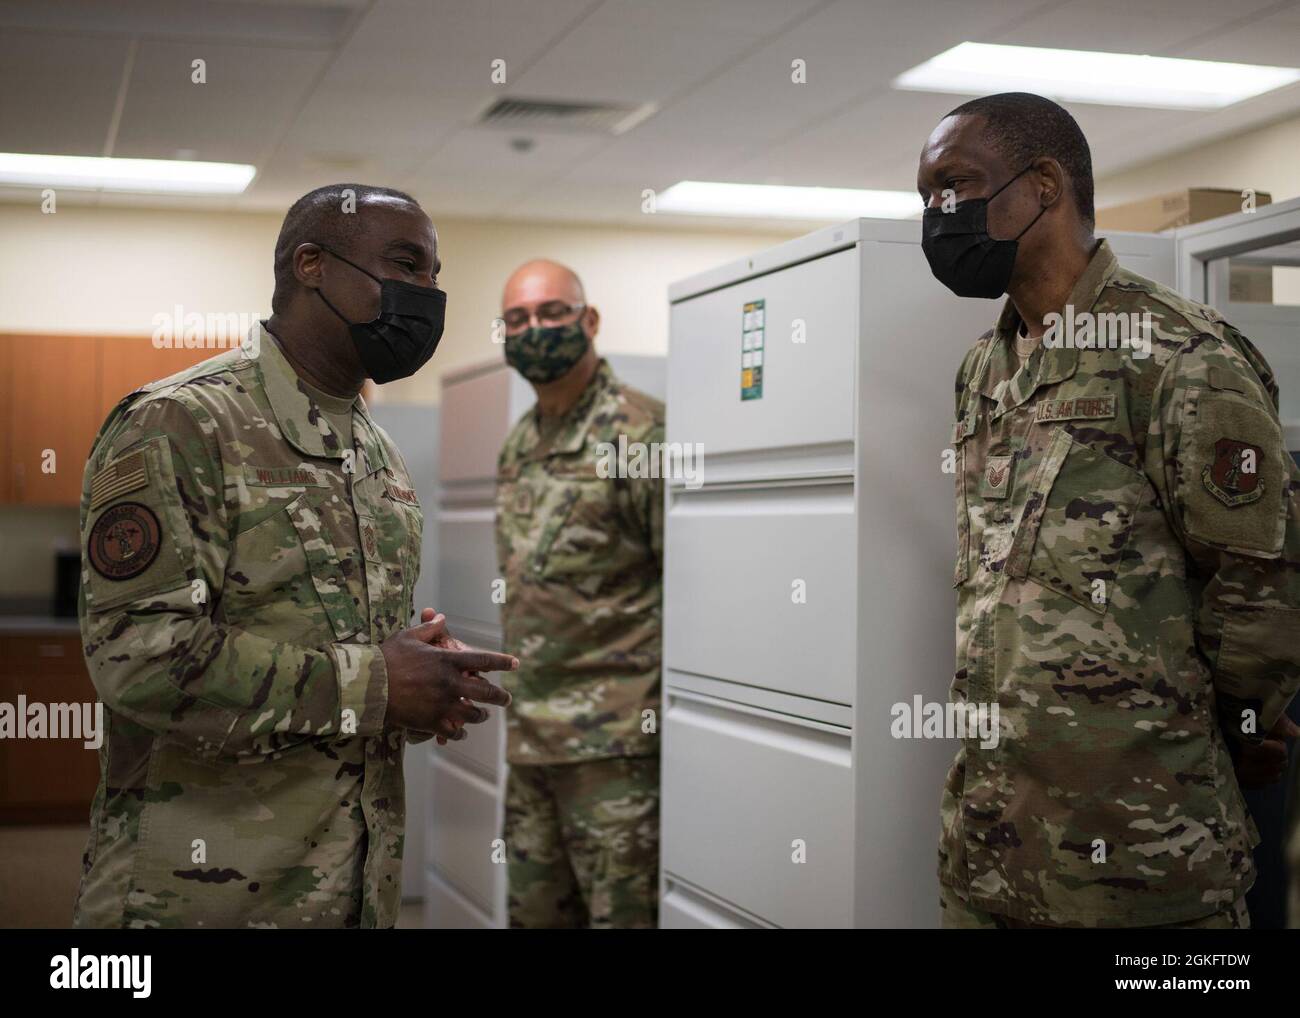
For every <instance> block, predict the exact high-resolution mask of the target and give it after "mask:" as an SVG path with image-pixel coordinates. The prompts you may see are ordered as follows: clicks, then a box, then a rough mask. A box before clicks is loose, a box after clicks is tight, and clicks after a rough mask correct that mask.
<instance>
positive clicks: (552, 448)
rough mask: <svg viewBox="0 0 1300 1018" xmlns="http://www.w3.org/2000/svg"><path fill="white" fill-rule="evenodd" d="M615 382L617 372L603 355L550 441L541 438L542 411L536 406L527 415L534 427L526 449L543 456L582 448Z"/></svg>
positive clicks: (530, 452)
mask: <svg viewBox="0 0 1300 1018" xmlns="http://www.w3.org/2000/svg"><path fill="white" fill-rule="evenodd" d="M613 384H614V372H613V370H612V369H611V368H610V366H609V362H608V361H606V360H605V358H604V357H602V358H601V359H600V361H599V363H598V364H597V365H596V371H595V373H594V374H593V375H592V376H591V381H590V382H588V383H587V387H586V388H585V389H583V390H582V395H581V396H579V397H578V402H576V403H575V404H573V406H572V407H570V408H569V410H568V412H566V413H565V415H564V416H563V417H562V418H561V419H560V420H559V422H558V423H557V425H556V427H557V429H558V430H557V431H556V432H555V433H554V437H553V438H552V439H551V440H550V441H549V442H547V441H544V440H543V438H542V433H541V427H540V424H541V414H540V412H539V410H538V408H537V407H534V408H533V412H532V413H531V414H529V416H528V419H529V421H530V422H531V428H530V433H529V436H528V441H527V443H526V448H525V451H526V452H527V453H528V454H530V455H532V454H538V455H541V456H554V455H557V454H560V453H575V452H579V451H581V449H582V447H583V445H584V443H585V442H586V441H587V433H588V432H589V431H590V430H591V426H592V423H593V421H594V420H595V416H596V413H597V411H598V410H599V408H600V396H601V394H602V393H603V392H605V391H606V390H607V389H608V388H609V387H610V386H611V385H613Z"/></svg>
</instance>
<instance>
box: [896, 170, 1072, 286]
mask: <svg viewBox="0 0 1300 1018" xmlns="http://www.w3.org/2000/svg"><path fill="white" fill-rule="evenodd" d="M1031 165H1032V164H1031ZM1029 168H1030V167H1029V166H1026V167H1025V169H1024V170H1021V171H1020V173H1017V174H1016V175H1015V176H1014V177H1012V178H1011V180H1008V181H1007V182H1006V183H1005V184H1003V185H1002V186H1001V187H999V188H998V189H997V190H996V191H994V192H993V193H992V194H991V195H989V196H988V197H987V198H968V199H966V200H965V201H959V202H958V203H957V207H956V208H954V209H953V210H952V211H951V212H944V211H943V209H941V208H929V209H926V210H925V212H923V213H922V215H921V250H922V251H924V252H925V260H926V261H928V262H929V263H930V271H931V272H933V273H934V278H935V279H937V280H939V282H941V283H942V284H943V285H944V286H946V287H947V288H948V289H949V290H951V291H952V292H953V293H955V294H956V295H957V296H958V297H1001V296H1002V295H1003V294H1004V293H1006V292H1007V284H1009V283H1010V282H1011V273H1012V271H1013V270H1014V269H1015V267H1016V250H1017V249H1018V248H1019V247H1020V238H1021V237H1023V236H1024V235H1025V234H1026V233H1028V232H1029V227H1030V226H1033V225H1034V223H1036V222H1038V220H1039V219H1040V218H1041V217H1042V215H1043V213H1044V212H1046V211H1047V208H1048V206H1046V205H1044V206H1043V207H1042V208H1041V209H1039V211H1038V215H1036V216H1034V218H1033V222H1031V223H1030V224H1029V226H1026V227H1025V228H1024V229H1023V230H1021V231H1020V232H1019V233H1018V234H1016V236H1015V239H1014V240H994V239H993V238H992V237H990V236H989V233H988V207H989V202H991V201H992V200H993V199H994V198H996V197H997V196H998V195H1000V194H1001V193H1002V192H1003V191H1005V190H1006V189H1007V188H1008V187H1009V186H1010V185H1011V184H1012V182H1013V181H1015V180H1017V179H1018V178H1019V177H1020V176H1021V174H1023V173H1024V172H1025V170H1028V169H1029Z"/></svg>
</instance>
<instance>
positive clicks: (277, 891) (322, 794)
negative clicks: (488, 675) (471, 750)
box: [76, 184, 517, 929]
mask: <svg viewBox="0 0 1300 1018" xmlns="http://www.w3.org/2000/svg"><path fill="white" fill-rule="evenodd" d="M437 269H438V256H437V245H436V237H435V235H434V232H433V225H432V224H431V223H430V222H429V219H428V217H427V216H426V215H425V214H424V212H423V211H422V210H421V209H420V207H419V206H418V205H417V204H416V203H415V201H414V200H413V199H412V198H410V197H409V196H407V195H404V194H402V193H401V192H397V191H389V190H387V189H383V188H371V187H364V186H362V185H359V184H347V185H335V186H332V187H327V188H321V189H319V190H317V191H313V192H311V193H310V194H308V195H306V196H305V197H303V198H302V199H300V200H299V201H298V202H296V203H295V204H294V206H293V207H292V208H291V209H290V210H289V213H288V215H287V216H286V217H285V221H284V225H283V227H282V229H281V232H280V239H279V242H278V244H277V247H276V258H275V271H276V286H275V295H274V298H273V301H272V307H273V308H274V312H275V313H274V314H273V315H272V316H271V318H270V319H269V320H268V321H267V322H266V323H264V324H259V325H258V326H257V327H255V328H254V330H253V332H252V333H251V334H250V335H249V336H248V337H247V340H246V342H245V345H244V347H243V348H242V349H237V350H232V351H230V352H228V353H224V354H221V355H219V356H217V357H214V358H212V359H211V360H208V361H205V362H204V363H202V364H199V365H197V366H196V367H194V368H191V369H189V370H187V371H185V372H182V373H181V374H179V375H174V376H172V377H171V378H167V379H164V380H163V381H161V382H155V383H153V384H152V385H148V386H145V387H144V388H143V389H141V390H139V391H138V392H135V393H132V394H131V395H130V396H128V397H126V399H124V400H123V401H122V402H121V403H120V404H118V406H117V407H116V408H115V409H114V411H113V412H112V414H111V415H110V416H109V419H108V421H107V422H106V423H105V425H104V427H103V429H102V431H101V432H100V435H99V437H98V439H97V440H96V443H95V447H94V450H93V451H92V453H91V458H90V462H89V463H88V465H87V468H86V475H85V485H84V489H83V497H82V506H81V525H82V535H83V543H84V549H85V567H84V570H83V574H84V576H85V582H84V584H83V588H82V603H81V620H82V635H83V642H84V646H85V653H86V661H87V665H88V667H89V669H90V674H91V676H92V678H93V679H94V682H95V686H96V688H97V690H98V692H99V694H100V697H101V699H102V700H103V701H104V703H105V705H106V706H107V708H108V711H107V714H108V724H107V726H106V727H107V728H108V732H107V735H106V738H105V741H104V745H103V748H102V749H101V751H100V752H101V779H100V785H99V789H98V791H97V793H96V796H95V800H94V804H93V806H92V819H91V837H90V843H89V846H88V848H87V851H86V860H85V872H84V876H83V880H82V885H81V890H80V893H79V895H78V900H77V906H76V922H77V924H78V925H79V926H167V927H174V926H204V927H208V928H212V927H226V926H239V927H246V926H282V927H295V928H300V929H321V928H334V927H387V926H392V925H393V924H394V921H395V919H396V915H397V907H398V902H399V899H400V876H401V861H402V837H403V826H404V819H405V808H404V788H403V778H402V751H403V746H404V744H405V742H406V741H407V739H408V738H412V739H420V738H428V737H429V734H435V735H437V736H438V737H439V738H440V739H460V738H463V737H464V736H465V729H464V727H463V726H464V725H466V724H472V723H477V722H481V721H483V720H485V719H486V717H487V712H486V711H485V710H483V709H482V708H480V707H478V706H476V705H475V703H473V702H472V701H479V702H481V703H492V704H497V705H501V706H504V705H506V704H508V703H509V696H508V694H506V693H505V691H504V690H502V689H500V688H498V687H496V686H493V685H491V684H490V683H488V682H487V681H486V680H485V679H483V678H482V677H481V676H480V675H479V674H478V673H479V672H483V671H495V670H509V669H511V668H513V667H514V666H515V665H516V664H517V661H516V660H515V659H514V658H512V657H509V656H507V655H503V654H489V653H482V652H478V651H473V650H470V649H469V648H461V647H460V646H459V645H457V644H455V643H454V642H453V641H452V638H451V637H450V636H449V635H448V634H447V633H446V629H445V624H444V621H443V619H442V617H441V616H435V615H434V613H433V611H432V609H425V611H424V618H423V621H422V622H421V624H418V625H415V626H413V627H412V626H410V623H411V615H412V609H413V605H412V597H413V592H414V589H415V582H416V578H417V572H418V567H419V560H420V539H421V530H422V527H423V514H422V511H421V508H420V505H419V502H418V499H417V498H416V496H415V492H414V491H413V487H414V486H413V485H412V483H411V480H410V476H409V474H408V472H407V468H406V464H405V462H404V461H403V459H402V456H401V454H400V453H399V452H398V450H397V447H396V446H395V445H393V443H392V441H391V440H390V439H389V438H388V436H387V435H386V434H385V433H384V432H383V431H382V430H381V429H380V428H379V427H378V425H376V424H375V423H374V421H373V420H372V419H371V418H370V415H369V413H368V412H367V410H366V407H365V404H364V403H363V402H361V400H360V399H359V397H358V392H359V390H360V389H361V386H362V383H363V382H365V380H366V379H367V378H371V379H374V380H376V381H387V380H389V379H392V378H397V377H401V376H402V375H407V374H410V373H411V372H413V371H415V370H416V369H417V368H419V367H420V365H421V364H423V363H424V362H425V360H427V358H428V357H429V356H430V355H431V354H432V352H433V348H434V346H435V345H436V344H437V341H438V338H439V336H440V335H441V332H442V308H443V303H444V300H445V298H444V297H443V295H442V294H441V292H440V291H438V290H437V289H436V288H435V287H434V286H433V282H434V277H435V275H436V273H437ZM408 627H409V628H408ZM426 733H428V734H426Z"/></svg>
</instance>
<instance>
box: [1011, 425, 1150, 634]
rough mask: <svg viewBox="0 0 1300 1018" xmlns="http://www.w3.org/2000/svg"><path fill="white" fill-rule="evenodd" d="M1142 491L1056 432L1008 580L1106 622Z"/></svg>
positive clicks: (1120, 470) (1138, 482) (1106, 460)
mask: <svg viewBox="0 0 1300 1018" xmlns="http://www.w3.org/2000/svg"><path fill="white" fill-rule="evenodd" d="M1146 487H1147V479H1146V477H1145V476H1144V475H1143V474H1141V473H1139V472H1138V471H1136V470H1134V469H1132V468H1131V467H1127V466H1125V465H1124V464H1123V463H1120V462H1119V461H1118V460H1115V459H1112V458H1111V457H1110V456H1107V455H1106V454H1105V453H1103V452H1099V451H1098V450H1096V449H1094V448H1092V447H1091V446H1087V445H1083V444H1081V443H1079V442H1076V441H1074V439H1073V438H1072V437H1071V436H1070V433H1069V432H1068V431H1066V430H1065V429H1064V428H1056V429H1055V430H1054V432H1053V434H1052V438H1051V441H1050V442H1049V443H1048V446H1047V450H1046V452H1045V453H1044V456H1043V460H1042V462H1041V464H1040V465H1039V469H1038V472H1037V473H1036V474H1035V476H1034V480H1033V483H1032V486H1031V488H1030V491H1029V494H1028V496H1027V498H1026V501H1025V508H1024V511H1023V513H1022V515H1021V518H1020V523H1019V525H1018V527H1017V528H1016V534H1015V537H1014V539H1013V541H1012V547H1011V552H1010V554H1009V555H1008V558H1007V564H1006V570H1007V574H1008V575H1009V576H1011V577H1013V578H1015V579H1024V578H1026V577H1028V578H1029V579H1031V580H1033V581H1034V582H1035V583H1038V584H1039V585H1040V586H1043V587H1046V588H1048V589H1049V590H1052V591H1055V592H1056V593H1058V594H1061V595H1062V596H1064V597H1067V598H1069V599H1070V600H1071V601H1074V602H1076V603H1077V604H1080V605H1083V606H1084V607H1085V608H1088V609H1090V610H1092V611H1094V612H1096V613H1097V614H1099V615H1104V614H1105V613H1106V609H1107V606H1108V605H1109V604H1110V597H1111V588H1112V586H1113V584H1114V583H1115V580H1116V579H1117V578H1118V575H1119V567H1120V563H1121V561H1122V559H1123V555H1124V549H1125V546H1126V545H1127V544H1128V540H1129V537H1130V535H1131V534H1132V531H1133V517H1134V514H1135V512H1136V510H1137V506H1138V503H1139V501H1140V500H1141V498H1142V494H1143V492H1144V491H1145V489H1146Z"/></svg>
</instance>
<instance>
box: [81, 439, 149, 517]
mask: <svg viewBox="0 0 1300 1018" xmlns="http://www.w3.org/2000/svg"><path fill="white" fill-rule="evenodd" d="M148 483H149V467H148V464H147V463H146V462H145V458H144V452H143V451H141V452H133V453H131V455H130V456H123V457H122V458H121V459H120V460H117V461H115V462H113V463H110V464H109V465H108V466H106V467H105V468H104V469H103V470H101V471H100V472H99V473H97V474H96V475H95V476H94V479H93V480H91V482H90V508H91V510H92V511H93V510H95V509H98V508H99V507H100V506H101V505H103V504H104V503H106V502H111V501H112V500H113V499H115V498H117V497H118V496H119V495H125V494H126V493H127V492H130V491H135V490H136V488H143V487H144V486H145V485H146V484H148Z"/></svg>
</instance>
